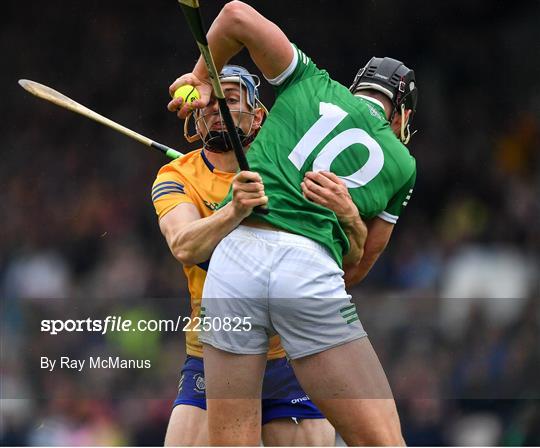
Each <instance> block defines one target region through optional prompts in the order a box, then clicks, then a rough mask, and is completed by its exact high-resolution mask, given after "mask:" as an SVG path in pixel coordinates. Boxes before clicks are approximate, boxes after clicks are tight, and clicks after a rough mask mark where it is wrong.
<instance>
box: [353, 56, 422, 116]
mask: <svg viewBox="0 0 540 448" xmlns="http://www.w3.org/2000/svg"><path fill="white" fill-rule="evenodd" d="M365 89H373V90H378V91H379V92H382V93H384V94H385V95H386V96H388V98H390V100H391V101H392V104H393V106H394V111H398V112H400V113H401V105H402V104H403V105H404V106H405V108H406V109H411V110H412V111H413V114H414V113H415V112H416V102H417V100H418V89H417V87H416V78H415V76H414V71H413V70H411V69H410V68H408V67H407V66H405V65H404V64H403V62H401V61H398V60H396V59H392V58H376V57H373V58H371V60H370V61H369V62H368V63H367V64H366V66H365V67H364V68H361V69H360V70H359V71H358V73H357V74H356V76H355V78H354V82H353V84H352V86H351V87H350V89H349V90H350V91H351V92H352V93H353V94H356V93H358V91H360V90H365Z"/></svg>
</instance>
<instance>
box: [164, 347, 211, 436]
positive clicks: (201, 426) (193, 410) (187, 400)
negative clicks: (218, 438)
mask: <svg viewBox="0 0 540 448" xmlns="http://www.w3.org/2000/svg"><path fill="white" fill-rule="evenodd" d="M207 445H208V421H207V417H206V394H205V382H204V366H203V360H202V358H198V357H195V356H188V357H187V358H186V361H185V363H184V366H183V367H182V372H181V374H180V382H179V384H178V396H177V397H176V400H175V401H174V408H173V411H172V413H171V418H170V419H169V425H168V427H167V433H166V435H165V446H207Z"/></svg>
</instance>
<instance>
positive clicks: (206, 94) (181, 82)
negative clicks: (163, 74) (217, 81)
mask: <svg viewBox="0 0 540 448" xmlns="http://www.w3.org/2000/svg"><path fill="white" fill-rule="evenodd" d="M185 85H190V86H193V87H195V88H196V89H197V90H198V91H199V94H200V95H201V97H200V98H199V99H198V100H195V101H193V102H191V103H189V104H183V100H182V98H176V99H175V98H174V92H176V90H177V89H179V88H180V87H182V86H185ZM211 94H212V84H211V83H210V80H203V79H199V78H198V77H197V76H195V75H194V74H193V73H186V74H185V75H182V76H180V77H179V78H177V79H176V81H174V82H173V83H172V84H171V85H170V87H169V95H170V96H171V98H173V99H172V100H171V101H170V102H169V104H167V109H169V110H170V111H171V112H176V114H177V115H178V118H181V119H182V120H183V119H185V118H186V117H187V116H188V114H189V113H190V112H191V111H192V110H193V109H203V108H204V107H206V105H207V104H208V102H209V101H210V95H211Z"/></svg>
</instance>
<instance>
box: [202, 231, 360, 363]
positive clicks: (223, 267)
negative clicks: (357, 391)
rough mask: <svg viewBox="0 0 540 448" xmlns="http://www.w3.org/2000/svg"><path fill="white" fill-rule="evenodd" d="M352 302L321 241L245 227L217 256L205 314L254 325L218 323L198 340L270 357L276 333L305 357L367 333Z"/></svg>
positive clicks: (205, 294)
mask: <svg viewBox="0 0 540 448" xmlns="http://www.w3.org/2000/svg"><path fill="white" fill-rule="evenodd" d="M350 299H351V296H349V295H348V294H347V292H346V291H345V283H344V281H343V271H342V270H341V269H340V268H339V266H338V265H337V263H336V261H335V260H334V259H333V258H332V256H331V255H330V254H329V252H328V250H327V249H326V248H325V247H324V246H322V245H321V244H319V243H317V242H315V241H313V240H310V239H309V238H305V237H303V236H300V235H295V234H291V233H287V232H280V231H274V230H262V229H258V228H253V227H247V226H240V227H238V228H237V229H236V230H234V231H233V232H231V233H230V234H229V235H228V236H227V237H225V238H224V239H223V240H222V241H221V243H220V244H219V245H218V246H217V247H216V249H215V251H214V253H213V255H212V259H211V261H210V266H209V269H208V274H207V277H206V281H205V284H204V289H203V300H202V313H203V314H204V316H205V317H207V318H208V319H209V321H212V320H214V321H215V320H216V319H217V320H220V321H223V319H224V318H231V319H236V320H237V321H238V319H244V322H249V323H250V324H251V325H250V327H251V328H250V329H249V330H247V329H246V326H242V328H243V329H242V330H241V331H231V329H230V328H228V329H227V330H225V329H223V328H221V329H218V328H216V326H215V325H212V328H211V329H210V330H208V331H203V332H201V334H200V336H199V339H200V340H201V341H202V342H204V343H207V344H210V345H212V346H214V347H216V348H219V349H221V350H225V351H228V352H232V353H241V354H264V353H266V352H267V351H268V338H269V337H270V336H273V335H274V334H276V333H277V334H279V335H280V337H281V342H282V344H283V348H284V349H285V351H286V352H287V355H288V356H289V358H291V359H296V358H301V357H303V356H307V355H310V354H314V353H318V352H321V351H324V350H326V349H329V348H332V347H335V346H338V345H341V344H344V343H346V342H349V341H352V340H355V339H359V338H361V337H364V336H366V332H365V331H364V329H363V327H362V324H361V323H360V320H359V318H358V315H357V313H356V306H355V305H354V304H353V303H351V301H350ZM245 318H248V320H247V321H246V320H245ZM238 329H239V328H238V327H237V330H238Z"/></svg>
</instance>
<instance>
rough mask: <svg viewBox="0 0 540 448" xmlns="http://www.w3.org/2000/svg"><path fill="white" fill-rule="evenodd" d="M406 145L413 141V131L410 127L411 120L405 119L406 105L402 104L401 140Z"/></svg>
mask: <svg viewBox="0 0 540 448" xmlns="http://www.w3.org/2000/svg"><path fill="white" fill-rule="evenodd" d="M399 139H400V140H401V141H402V142H403V144H404V145H406V144H407V143H409V141H410V140H411V129H410V126H409V119H408V118H407V119H405V104H403V103H401V135H400V138H399Z"/></svg>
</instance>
